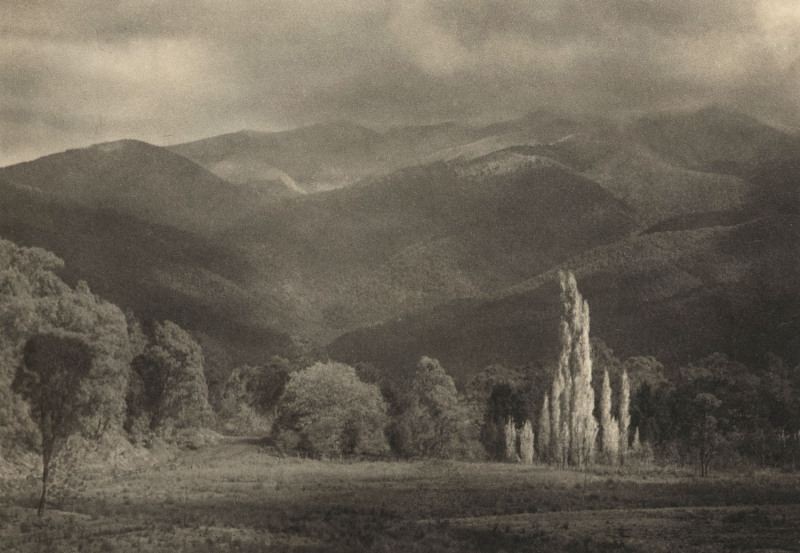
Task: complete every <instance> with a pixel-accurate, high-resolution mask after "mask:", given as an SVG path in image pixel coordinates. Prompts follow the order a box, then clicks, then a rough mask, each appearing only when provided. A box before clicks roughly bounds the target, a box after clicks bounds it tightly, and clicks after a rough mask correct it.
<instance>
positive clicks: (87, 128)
mask: <svg viewBox="0 0 800 553" xmlns="http://www.w3.org/2000/svg"><path fill="white" fill-rule="evenodd" d="M0 90H2V94H0V166H2V165H7V164H10V163H15V162H18V161H23V160H27V159H32V158H35V157H38V156H41V155H44V154H48V153H52V152H56V151H61V150H64V149H66V148H70V147H78V146H85V145H88V144H92V143H97V142H102V141H106V140H114V139H118V138H123V137H131V138H138V139H141V140H146V141H148V142H152V143H154V144H172V143H177V142H182V141H186V140H191V139H195V138H200V137H203V136H210V135H214V134H220V133H223V132H231V131H236V130H240V129H243V128H249V129H258V130H281V129H286V128H291V127H296V126H300V125H304V124H309V123H313V122H318V121H329V120H334V119H352V120H355V121H358V122H361V123H363V124H367V125H372V126H374V127H380V126H385V125H393V124H402V123H405V122H415V123H424V122H435V121H443V120H463V121H471V122H481V121H486V120H490V119H497V118H509V117H513V116H516V115H520V114H523V113H525V112H528V111H530V110H532V109H535V108H538V107H549V108H557V109H562V110H566V111H568V112H584V113H593V114H601V115H607V116H614V117H630V116H634V115H636V114H640V113H643V112H646V111H648V110H654V109H655V110H663V109H685V108H692V107H699V106H702V105H705V104H708V103H712V102H713V103H719V104H724V105H729V106H733V107H736V108H738V109H742V110H745V111H747V112H748V113H751V114H753V115H756V116H758V117H761V118H765V119H768V120H771V121H774V122H780V123H783V124H787V125H792V126H800V2H798V1H797V0H441V1H434V0H383V1H381V0H184V1H180V2H164V1H161V0H117V1H115V2H109V1H108V0H50V1H44V0H2V2H0Z"/></svg>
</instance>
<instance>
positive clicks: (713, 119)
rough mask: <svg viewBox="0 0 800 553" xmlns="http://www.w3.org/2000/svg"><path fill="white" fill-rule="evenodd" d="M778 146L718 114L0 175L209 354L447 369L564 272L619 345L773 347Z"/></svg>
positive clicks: (370, 133)
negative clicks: (418, 361) (433, 364)
mask: <svg viewBox="0 0 800 553" xmlns="http://www.w3.org/2000/svg"><path fill="white" fill-rule="evenodd" d="M799 143H800V142H798V137H797V135H794V134H791V133H789V132H786V131H782V130H778V129H774V128H771V127H769V126H767V125H764V124H762V123H760V122H758V121H756V120H754V119H750V118H747V117H744V116H741V115H740V114H736V113H731V112H726V111H725V110H720V109H718V108H710V109H707V110H701V111H700V112H695V113H693V114H680V113H679V114H658V115H654V116H647V117H644V118H640V119H638V120H636V121H633V122H630V123H612V122H608V121H603V120H601V119H592V118H570V117H565V116H562V115H559V114H554V113H550V112H546V111H539V112H532V113H531V114H529V115H528V116H526V117H522V118H520V119H517V120H513V121H506V122H501V123H497V124H493V125H487V126H483V127H474V126H469V125H460V124H457V123H443V124H434V125H423V126H413V127H397V128H392V129H388V130H385V131H380V132H379V131H374V130H371V129H368V128H366V127H363V126H360V125H357V124H353V123H348V122H334V123H328V124H321V125H315V126H312V127H306V128H302V129H296V130H293V131H285V132H280V133H261V132H253V131H243V132H239V133H232V134H227V135H222V136H218V137H211V138H208V139H204V140H200V141H195V142H191V143H186V144H181V145H176V146H171V147H168V148H161V147H157V146H153V145H150V144H146V143H142V142H137V141H119V142H114V143H107V144H101V145H97V146H94V147H90V148H85V149H80V150H71V151H68V152H64V153H62V154H54V155H52V156H47V157H45V158H41V159H39V160H34V161H32V162H28V163H25V164H19V165H14V166H10V167H6V168H3V169H0V211H1V212H2V213H0V215H2V216H3V220H2V221H1V222H0V235H2V236H4V237H7V238H10V239H12V240H14V241H17V242H19V243H21V244H24V245H39V246H42V247H45V248H47V249H51V250H53V251H54V252H55V253H57V254H58V255H59V256H61V257H63V258H64V259H65V261H66V265H67V270H68V271H71V272H70V274H68V275H67V277H68V278H73V279H74V278H83V279H85V280H87V281H88V282H89V284H90V286H91V287H92V289H93V290H96V291H98V292H99V293H101V294H102V295H103V296H105V297H108V298H109V299H111V300H113V301H115V302H117V303H119V304H120V305H121V306H123V307H124V308H129V309H133V310H134V311H136V312H138V313H141V315H142V316H143V317H145V318H147V317H157V318H170V319H173V320H175V321H176V322H178V323H179V324H182V325H183V326H186V327H187V328H189V329H191V330H193V331H195V332H196V333H197V334H200V335H202V336H204V337H205V339H206V343H210V344H214V348H216V349H215V353H214V354H213V357H214V358H215V359H222V361H217V362H218V363H227V362H229V361H225V360H226V359H228V360H233V359H236V360H243V359H246V360H247V362H251V363H252V362H258V360H259V359H264V358H267V357H268V356H269V355H271V354H272V353H276V352H281V351H285V350H286V348H287V347H288V344H289V338H288V335H292V336H296V337H300V338H303V339H312V340H316V341H319V342H330V344H331V345H330V352H331V355H333V356H335V357H337V358H341V359H343V360H346V361H351V362H356V361H359V360H367V361H372V362H374V363H376V364H377V365H378V366H381V367H382V368H384V369H385V370H390V371H398V374H400V373H401V372H402V370H401V369H402V367H403V366H405V364H406V363H407V362H408V363H411V362H413V361H415V359H414V357H417V358H418V357H419V355H422V354H429V355H434V356H440V357H441V358H442V359H441V360H442V361H443V362H445V363H446V365H449V364H453V365H456V366H458V367H460V368H458V369H456V372H458V371H461V372H462V373H463V374H464V375H466V374H468V373H469V371H472V370H474V369H475V368H479V367H480V366H481V364H488V363H491V362H494V361H503V362H509V363H518V362H519V363H522V362H526V360H527V361H530V360H533V359H541V358H543V357H547V355H549V353H548V352H549V350H548V348H549V347H550V346H549V345H548V344H549V343H550V338H551V336H550V334H548V332H549V331H548V330H547V329H549V328H550V326H552V325H551V323H552V322H553V321H552V320H551V318H552V317H551V316H553V313H555V312H554V311H553V309H554V308H556V307H557V304H554V303H553V302H554V301H555V302H557V291H555V290H553V289H551V285H550V284H549V282H550V280H551V277H552V272H553V271H555V270H557V269H558V268H561V267H570V268H573V269H574V270H575V271H576V274H577V275H578V279H579V283H580V285H581V289H582V291H584V293H585V295H586V297H587V298H589V300H590V302H592V304H593V320H594V321H595V323H594V324H595V327H596V330H597V332H598V335H599V336H600V337H602V338H604V339H606V340H607V341H608V342H609V344H611V345H612V347H614V349H615V350H618V351H620V352H622V353H624V354H629V353H630V354H640V353H641V354H647V353H651V354H655V355H659V356H661V357H663V358H664V361H665V362H670V363H672V362H675V363H677V362H680V360H682V359H688V358H690V357H691V356H693V355H695V354H697V355H700V354H702V353H703V352H704V351H705V349H704V348H706V346H707V347H713V348H715V349H719V350H726V351H728V350H730V351H734V352H737V351H738V353H737V354H738V355H741V354H742V351H741V350H742V348H743V347H744V346H742V347H740V346H737V345H736V344H737V343H738V344H748V346H747V347H751V346H752V350H753V351H754V352H755V351H762V350H763V349H764V348H765V347H767V346H769V348H772V349H781V351H788V350H787V347H788V346H787V344H789V343H791V337H789V336H788V335H786V334H785V332H784V330H782V329H787V328H788V329H794V328H795V326H793V325H794V324H795V323H794V321H795V319H793V318H792V317H794V315H793V313H794V311H793V310H794V307H792V306H794V305H795V303H793V302H795V301H796V300H797V298H798V296H800V291H798V290H797V289H796V287H794V288H793V287H792V286H791V285H790V282H789V280H788V277H787V276H786V275H789V274H796V273H797V272H796V271H795V263H796V260H797V251H796V250H797V248H794V249H793V248H792V246H793V245H794V244H795V242H794V240H795V238H797V237H796V236H795V234H793V233H794V232H795V231H796V229H797V221H796V218H795V215H796V213H797V212H798V211H799V210H800V208H799V207H798V205H800V201H799V200H798V199H799V198H800V195H799V193H800V186H799V185H798V182H799V181H798V175H800V163H799V162H798V161H799V160H800V147H798V144H799ZM115 222H116V223H118V224H115ZM752 244H758V246H757V247H756V246H751V245H752ZM771 266H772V267H775V266H778V267H780V271H779V272H780V278H773V279H772V280H773V281H774V284H772V285H770V286H769V287H767V288H765V289H764V291H759V286H758V285H757V284H756V282H758V279H760V278H764V279H767V277H766V275H767V274H768V268H769V267H771ZM792 271H794V273H793V272H792ZM767 280H769V279H767ZM554 298H556V299H554ZM781 299H782V300H783V303H782V304H781V305H784V306H788V307H785V308H784V307H780V308H779V306H778V304H780V300H781ZM776 302H777V303H776ZM761 306H768V307H769V309H772V310H773V311H774V312H776V313H779V314H780V315H779V316H777V317H776V321H777V323H776V324H780V325H783V326H777V327H775V328H773V327H772V326H770V325H771V324H772V323H771V321H770V320H769V318H768V317H766V315H765V313H764V312H763V311H760V309H762V307H761ZM548 317H550V318H548ZM705 317H710V319H709V320H706V319H705ZM765 317H766V318H767V322H766V323H765V322H764V319H765ZM754 321H758V324H756V323H755V322H754ZM759 327H762V328H766V329H771V330H772V331H774V334H775V336H778V337H780V338H779V339H775V340H772V338H769V337H767V336H761V338H758V339H754V338H753V337H752V335H758V328H759ZM692 329H697V330H692ZM737 329H745V330H744V331H740V330H737ZM742 332H744V333H745V335H743V334H742ZM747 333H750V334H747ZM782 333H783V334H782ZM660 337H664V338H663V339H661V338H660ZM765 344H766V345H765ZM781 344H783V345H781ZM701 346H702V347H701ZM737 348H738V349H737ZM745 349H746V348H745ZM242 352H244V354H242ZM231 362H232V361H231Z"/></svg>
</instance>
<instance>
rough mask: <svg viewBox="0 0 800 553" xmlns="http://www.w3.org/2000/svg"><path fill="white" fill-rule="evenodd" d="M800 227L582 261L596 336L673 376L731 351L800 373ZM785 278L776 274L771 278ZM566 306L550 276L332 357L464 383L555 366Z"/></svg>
mask: <svg viewBox="0 0 800 553" xmlns="http://www.w3.org/2000/svg"><path fill="white" fill-rule="evenodd" d="M798 229H800V218H798V216H796V215H786V216H774V217H768V218H763V219H759V220H755V221H752V222H749V223H745V224H740V225H737V226H733V227H713V228H703V229H694V230H688V231H681V232H665V233H657V234H647V235H642V236H637V237H632V238H628V239H626V240H623V241H621V242H618V243H615V244H611V245H607V246H601V247H598V248H596V249H594V250H591V251H588V252H585V253H583V254H581V255H578V256H576V257H574V258H572V259H570V260H568V261H566V262H565V263H564V264H563V266H564V267H569V268H571V269H573V270H574V271H575V273H576V277H577V279H578V283H579V286H580V288H581V291H582V293H583V294H584V296H585V297H586V298H587V299H588V301H589V303H590V306H591V308H592V334H593V335H594V336H599V337H600V338H602V339H604V340H605V341H606V342H607V343H608V344H609V345H610V346H611V347H612V348H613V349H614V350H615V351H616V352H617V353H618V354H619V355H621V356H632V355H654V356H656V357H658V358H659V359H660V360H661V361H662V362H664V363H666V364H667V365H670V366H675V365H676V364H680V363H684V362H687V361H689V360H692V359H697V358H699V357H701V356H703V355H706V354H709V353H712V352H714V351H724V352H727V353H729V354H730V355H733V356H734V357H736V358H737V359H741V360H746V361H748V362H754V363H760V362H761V361H762V360H763V354H764V353H766V352H767V351H773V352H775V353H778V354H781V355H785V356H787V358H788V359H791V360H792V362H794V363H798V362H800V358H798V353H799V352H800V342H798V340H797V336H798V335H800V294H798V289H797V285H796V281H795V279H794V275H796V274H797V270H798V269H800V261H799V259H798V255H797V253H796V245H797V243H798V239H799V238H800V232H799V231H798ZM776 267H779V268H781V270H780V271H777V272H776V270H775V268H776ZM559 312H560V305H559V300H558V290H557V286H556V276H555V274H554V272H548V273H544V274H542V275H540V276H538V277H536V278H535V279H532V280H530V281H527V282H525V283H522V284H520V285H517V286H514V287H511V288H509V289H508V290H505V291H504V292H502V293H499V294H497V295H496V296H495V297H494V298H491V299H483V300H481V299H474V300H469V301H459V302H455V303H452V304H448V305H444V306H440V307H437V308H434V309H432V310H430V311H427V312H424V313H419V314H414V315H411V316H409V317H407V318H404V319H401V320H398V321H394V322H391V323H388V324H385V325H379V326H377V327H373V328H368V329H362V330H359V331H356V332H354V333H351V334H348V335H345V336H342V337H340V338H339V339H337V340H335V341H334V342H333V343H332V344H331V345H330V346H329V352H330V354H331V356H333V357H334V358H336V359H341V360H343V361H349V362H355V361H356V360H362V361H369V362H371V363H374V364H375V365H376V366H379V367H382V368H384V369H386V370H389V371H394V372H395V373H399V374H404V373H405V371H407V370H409V367H411V366H412V365H413V363H414V362H415V361H416V359H418V358H419V357H420V356H421V355H431V356H434V357H436V358H438V359H439V360H440V361H442V362H443V363H444V364H445V366H447V367H448V369H449V370H452V372H453V373H454V374H455V375H456V376H459V377H462V378H465V377H468V376H469V375H470V374H473V373H474V372H475V371H476V370H478V369H480V368H482V367H484V366H487V365H489V364H491V363H495V362H502V363H507V364H511V365H517V364H526V363H529V362H534V361H538V362H552V361H553V360H554V359H555V356H556V354H557V352H556V344H557V329H558V316H559Z"/></svg>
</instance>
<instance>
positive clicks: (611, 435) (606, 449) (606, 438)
mask: <svg viewBox="0 0 800 553" xmlns="http://www.w3.org/2000/svg"><path fill="white" fill-rule="evenodd" d="M600 430H601V434H600V436H601V447H602V452H603V456H604V457H605V460H606V462H607V463H609V464H615V463H616V462H617V461H618V460H619V423H618V422H617V419H615V418H614V417H613V416H611V382H610V380H609V378H608V371H603V387H602V392H601V396H600Z"/></svg>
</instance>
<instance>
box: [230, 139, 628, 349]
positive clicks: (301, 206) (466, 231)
mask: <svg viewBox="0 0 800 553" xmlns="http://www.w3.org/2000/svg"><path fill="white" fill-rule="evenodd" d="M635 227H636V222H635V220H634V214H633V213H632V212H631V210H630V209H629V208H628V207H627V206H626V205H624V204H623V203H621V202H619V201H617V200H615V199H614V198H613V197H612V196H611V195H610V194H608V192H606V191H605V190H604V189H603V188H602V187H600V186H598V185H597V184H596V183H594V182H592V181H590V180H588V179H586V178H584V177H581V176H580V175H578V174H576V173H575V172H573V171H571V170H569V169H568V168H566V167H563V166H561V165H559V164H557V163H555V162H553V161H551V160H546V159H544V158H538V157H531V156H521V155H518V154H509V153H499V154H497V155H495V156H490V157H488V158H485V159H480V160H476V161H474V162H470V163H465V164H455V165H453V164H450V165H447V164H442V163H438V164H433V165H429V166H424V167H417V168H414V169H408V170H404V171H400V172H398V173H395V174H393V175H391V176H389V177H386V178H384V179H379V180H376V181H373V182H370V183H367V184H362V185H358V186H353V187H349V188H345V189H340V190H335V191H331V192H328V193H324V194H316V195H311V196H306V197H300V198H296V199H295V200H293V201H292V202H289V203H285V204H281V205H280V206H273V207H272V208H268V209H266V210H265V211H264V212H263V213H260V214H258V215H257V216H254V217H252V218H250V219H249V220H248V221H247V222H246V223H243V224H242V225H240V226H239V227H238V228H237V229H236V230H235V231H232V232H230V233H228V234H227V235H226V237H225V240H226V241H227V242H228V243H230V244H236V245H238V246H239V247H242V248H245V249H247V251H248V252H249V255H250V256H251V259H252V260H253V263H254V264H255V266H256V267H257V269H258V273H259V274H260V275H264V277H267V279H265V280H263V281H262V283H261V284H257V283H253V285H254V286H260V287H262V288H267V287H271V289H272V290H273V291H274V292H275V293H277V294H279V295H280V297H281V303H283V304H286V305H294V306H297V310H298V311H297V314H296V316H297V319H298V321H297V323H292V322H290V321H287V323H286V324H287V325H292V324H299V325H300V326H305V327H306V328H315V332H317V336H323V337H325V336H327V337H330V336H332V335H335V334H337V333H341V332H342V331H344V330H347V329H350V328H355V327H357V326H359V325H362V324H373V323H375V322H377V321H380V320H385V319H388V318H392V317H396V316H397V315H398V314H401V313H405V312H409V311H412V310H414V309H419V308H424V307H429V306H431V305H435V304H437V303H440V302H442V301H447V300H451V299H455V298H458V297H474V296H476V295H481V294H484V293H487V292H489V291H492V290H496V289H497V288H500V287H504V286H508V285H510V284H513V283H514V282H518V281H519V280H521V279H525V278H529V277H531V276H533V275H535V274H538V273H539V272H541V271H543V270H547V269H549V268H551V267H552V266H554V264H556V263H558V262H561V261H563V260H564V259H566V258H568V257H569V256H571V255H574V254H576V253H578V252H580V251H583V250H584V249H586V248H590V247H593V246H596V245H598V244H602V243H608V242H612V241H614V240H617V239H619V238H620V237H623V236H626V235H627V234H629V233H630V232H632V230H633V229H634V228H635Z"/></svg>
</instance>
